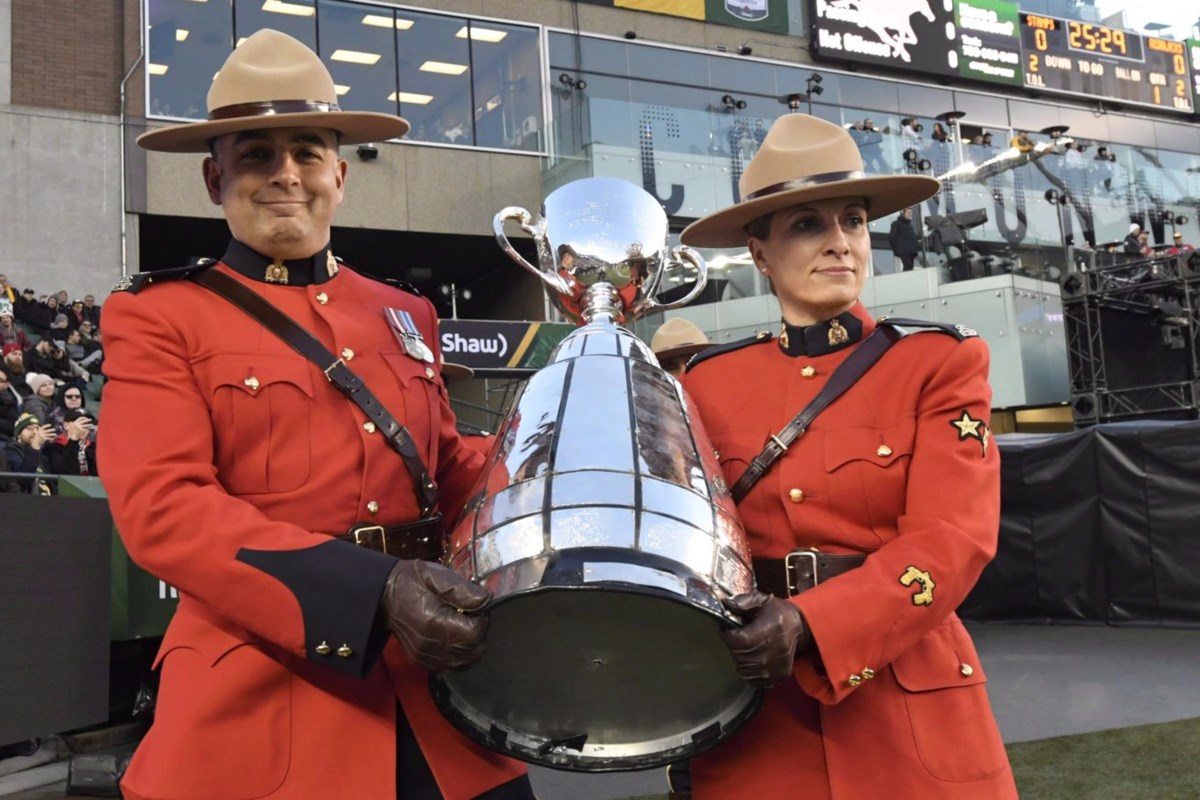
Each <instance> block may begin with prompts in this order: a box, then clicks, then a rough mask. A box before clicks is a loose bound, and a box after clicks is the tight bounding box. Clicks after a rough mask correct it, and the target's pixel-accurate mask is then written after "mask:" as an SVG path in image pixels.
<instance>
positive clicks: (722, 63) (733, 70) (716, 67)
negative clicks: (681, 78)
mask: <svg viewBox="0 0 1200 800" xmlns="http://www.w3.org/2000/svg"><path fill="white" fill-rule="evenodd" d="M708 62H709V63H708V67H709V73H708V74H709V83H710V85H712V86H715V87H716V88H718V89H726V90H729V91H732V92H754V93H755V94H759V95H766V96H767V97H770V98H773V99H778V98H777V95H778V94H779V93H780V92H779V89H778V87H777V86H776V84H775V80H776V72H777V71H778V70H776V68H775V65H774V64H764V63H762V62H761V61H748V60H746V59H744V58H740V57H739V58H726V57H722V56H708ZM699 78H700V76H699V75H696V76H693V78H692V79H691V80H690V81H688V82H689V83H698V82H699Z"/></svg>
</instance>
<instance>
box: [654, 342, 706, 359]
mask: <svg viewBox="0 0 1200 800" xmlns="http://www.w3.org/2000/svg"><path fill="white" fill-rule="evenodd" d="M710 347H712V343H711V342H710V343H708V344H681V345H679V346H678V347H668V348H667V349H666V350H659V351H657V352H656V353H655V354H654V357H655V358H657V359H658V363H660V364H661V363H662V362H664V361H670V360H671V359H673V358H690V357H691V356H694V355H695V354H696V353H699V352H700V351H702V350H707V349H708V348H710Z"/></svg>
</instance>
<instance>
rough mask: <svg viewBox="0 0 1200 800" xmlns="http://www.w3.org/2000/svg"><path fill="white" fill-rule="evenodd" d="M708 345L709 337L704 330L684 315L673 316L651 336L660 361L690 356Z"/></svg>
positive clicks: (652, 345) (655, 353) (651, 343)
mask: <svg viewBox="0 0 1200 800" xmlns="http://www.w3.org/2000/svg"><path fill="white" fill-rule="evenodd" d="M708 347H709V342H708V337H707V336H705V335H704V331H702V330H700V328H699V327H697V326H696V324H695V323H693V322H691V321H690V320H687V319H684V318H683V317H671V318H670V319H669V320H667V321H666V322H664V323H663V324H662V325H660V326H659V327H658V330H656V331H655V332H654V336H652V337H650V349H651V350H652V351H653V352H654V355H655V356H656V357H657V358H658V360H659V361H664V360H666V359H668V358H679V357H682V356H690V355H692V354H693V353H699V352H700V351H701V350H707V349H708Z"/></svg>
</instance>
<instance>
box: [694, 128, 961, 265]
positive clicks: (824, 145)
mask: <svg viewBox="0 0 1200 800" xmlns="http://www.w3.org/2000/svg"><path fill="white" fill-rule="evenodd" d="M738 190H739V192H740V193H741V195H742V199H741V201H740V202H738V203H736V204H734V205H732V206H730V207H728V208H724V209H722V210H720V211H716V212H714V213H712V214H709V215H708V216H707V217H702V218H701V219H698V220H696V221H695V222H693V223H692V224H691V225H689V226H687V227H686V228H684V230H683V233H682V234H681V235H680V237H679V238H680V241H682V242H683V243H684V244H687V245H692V246H693V247H740V246H742V245H744V244H746V239H747V236H746V230H745V227H746V225H748V224H749V223H750V222H752V221H754V220H755V219H758V218H759V217H761V216H763V215H764V214H769V213H771V212H772V211H778V210H779V209H781V208H787V207H789V206H794V205H798V204H800V203H806V202H813V201H817V200H829V199H832V198H835V197H864V198H866V200H867V211H868V213H869V214H870V216H871V218H872V219H878V218H879V217H885V216H887V215H888V214H892V213H894V212H896V211H899V210H900V209H902V208H905V207H906V206H911V205H915V204H917V203H919V202H921V201H922V200H925V199H927V198H929V197H932V196H933V195H934V194H936V193H937V190H938V182H937V180H936V179H934V178H930V177H926V176H924V175H867V174H866V173H865V172H863V161H862V156H861V155H860V154H859V152H858V147H857V146H856V145H855V144H854V140H853V139H851V138H850V134H849V133H847V132H846V131H845V130H843V129H842V128H840V127H838V126H837V125H834V124H833V123H832V122H826V121H825V120H823V119H817V118H816V117H810V116H808V115H807V114H787V115H785V116H782V117H780V118H779V119H777V120H775V123H774V124H773V125H772V126H771V130H769V131H767V135H766V138H764V139H763V143H762V145H761V146H760V147H759V148H758V152H757V153H755V155H754V158H752V159H750V163H749V164H747V165H746V171H745V172H743V173H742V179H741V180H740V181H739V182H738Z"/></svg>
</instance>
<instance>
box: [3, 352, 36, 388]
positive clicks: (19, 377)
mask: <svg viewBox="0 0 1200 800" xmlns="http://www.w3.org/2000/svg"><path fill="white" fill-rule="evenodd" d="M0 352H2V353H3V358H4V365H3V369H4V372H5V374H6V375H8V380H9V387H10V388H11V389H12V391H13V392H15V393H16V394H17V395H19V396H20V398H21V400H22V401H24V400H25V398H26V397H29V395H30V394H31V392H30V391H29V387H28V386H26V385H25V373H26V372H27V370H26V369H25V352H24V351H23V350H22V349H21V345H19V344H6V345H4V348H3V350H2V351H0Z"/></svg>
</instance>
